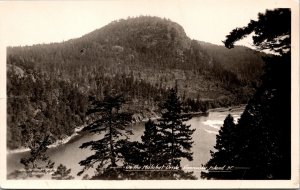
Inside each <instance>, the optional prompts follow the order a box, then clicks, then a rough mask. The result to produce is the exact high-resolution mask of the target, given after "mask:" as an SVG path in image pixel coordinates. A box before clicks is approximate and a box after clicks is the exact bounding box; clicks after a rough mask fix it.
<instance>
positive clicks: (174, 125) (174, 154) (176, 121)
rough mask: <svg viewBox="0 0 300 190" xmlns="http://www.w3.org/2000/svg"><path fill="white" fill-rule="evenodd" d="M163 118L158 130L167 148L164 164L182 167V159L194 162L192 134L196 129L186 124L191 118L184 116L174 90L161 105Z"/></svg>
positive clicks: (163, 156)
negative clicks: (191, 150)
mask: <svg viewBox="0 0 300 190" xmlns="http://www.w3.org/2000/svg"><path fill="white" fill-rule="evenodd" d="M161 110H162V117H161V118H160V119H158V124H157V128H158V131H159V133H160V134H161V136H162V137H163V139H162V140H163V141H162V142H161V144H164V145H165V146H166V147H165V148H164V151H162V152H161V157H162V159H164V163H165V164H168V165H171V166H178V167H180V161H181V158H186V159H188V160H190V161H191V160H193V157H192V155H193V153H192V152H190V149H191V147H192V143H193V141H192V134H193V132H194V131H195V129H190V127H191V126H190V125H186V124H185V123H184V122H186V121H188V120H189V119H190V118H191V116H190V115H187V114H182V104H181V102H180V100H179V98H178V96H177V92H176V91H175V90H174V89H171V90H170V91H169V95H168V97H167V99H166V101H165V102H164V103H163V104H162V105H161Z"/></svg>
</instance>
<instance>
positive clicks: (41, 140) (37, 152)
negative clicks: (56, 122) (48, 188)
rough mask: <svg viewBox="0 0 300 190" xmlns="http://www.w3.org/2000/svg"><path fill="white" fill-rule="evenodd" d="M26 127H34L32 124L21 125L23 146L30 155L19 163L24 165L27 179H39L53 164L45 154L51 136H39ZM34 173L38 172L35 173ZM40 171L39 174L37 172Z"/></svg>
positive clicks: (35, 131) (37, 132)
mask: <svg viewBox="0 0 300 190" xmlns="http://www.w3.org/2000/svg"><path fill="white" fill-rule="evenodd" d="M27 125H34V123H33V122H27V123H26V124H24V125H22V127H21V128H22V136H24V137H26V138H23V139H22V141H23V144H25V147H27V148H29V149H30V155H29V156H27V157H25V158H21V160H20V163H21V164H23V165H24V168H25V170H26V173H27V176H28V177H33V176H37V177H41V176H42V175H44V174H45V173H46V172H47V171H46V170H47V169H48V170H50V169H52V168H53V166H54V162H52V161H51V160H50V159H49V156H47V154H46V152H47V150H48V146H49V145H50V144H51V136H50V135H46V136H45V135H44V134H41V133H40V132H39V131H37V130H36V129H35V128H33V129H32V128H30V127H27ZM36 171H38V172H37V173H36ZM39 171H40V172H39Z"/></svg>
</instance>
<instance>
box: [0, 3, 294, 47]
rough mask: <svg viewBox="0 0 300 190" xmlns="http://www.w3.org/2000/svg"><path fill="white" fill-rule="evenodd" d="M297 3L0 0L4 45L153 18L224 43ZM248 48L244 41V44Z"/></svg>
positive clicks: (199, 37)
mask: <svg viewBox="0 0 300 190" xmlns="http://www.w3.org/2000/svg"><path fill="white" fill-rule="evenodd" d="M295 2H297V0H99V1H52V2H49V1H27V2H22V1H13V2H8V1H4V2H1V1H0V16H1V17H0V42H1V43H4V44H6V45H11V46H16V45H31V44H37V43H49V42H61V41H63V40H65V41H66V40H69V39H71V38H77V37H80V36H82V35H84V34H86V33H89V32H91V31H93V30H95V29H97V28H101V27H102V26H104V25H106V24H108V23H110V22H111V21H113V20H116V19H120V18H127V17H128V16H131V17H132V16H139V15H151V16H159V17H165V18H169V19H171V20H172V21H175V22H177V23H179V24H180V25H181V26H182V27H183V28H184V30H185V32H186V34H187V35H188V36H189V37H190V38H192V39H196V40H201V41H206V42H211V43H214V44H222V42H221V41H222V40H224V39H225V36H226V35H227V34H228V33H229V32H230V31H231V30H232V29H234V28H236V27H239V26H245V25H246V24H247V23H248V22H249V21H250V19H254V20H256V18H257V14H258V13H259V12H265V10H266V9H273V8H275V7H289V5H288V4H287V3H295ZM242 43H243V44H245V45H247V44H248V43H249V42H248V41H247V40H246V41H244V42H242Z"/></svg>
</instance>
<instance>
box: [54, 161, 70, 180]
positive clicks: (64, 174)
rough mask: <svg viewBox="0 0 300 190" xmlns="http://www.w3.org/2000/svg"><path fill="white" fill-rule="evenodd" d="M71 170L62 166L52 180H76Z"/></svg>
mask: <svg viewBox="0 0 300 190" xmlns="http://www.w3.org/2000/svg"><path fill="white" fill-rule="evenodd" d="M70 173H71V169H67V167H66V166H64V165H62V164H60V165H59V166H58V167H57V169H56V171H55V172H54V173H53V174H52V179H56V180H70V179H74V177H73V176H71V175H70Z"/></svg>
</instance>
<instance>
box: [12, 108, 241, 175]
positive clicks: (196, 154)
mask: <svg viewBox="0 0 300 190" xmlns="http://www.w3.org/2000/svg"><path fill="white" fill-rule="evenodd" d="M242 111H243V108H240V109H235V110H234V111H222V112H221V111H215V112H210V113H209V114H206V115H203V114H199V115H195V116H194V117H193V118H192V119H190V120H189V121H187V124H190V125H191V128H193V129H196V130H195V132H194V134H193V141H194V142H193V147H192V149H191V151H192V152H193V158H194V159H193V161H188V160H186V159H183V160H182V162H181V165H182V166H183V167H184V166H186V167H201V165H202V164H205V163H206V162H207V161H208V160H209V158H210V150H213V147H214V145H215V141H216V134H218V131H219V129H220V127H221V126H222V124H223V121H224V119H225V117H226V116H227V115H228V114H229V113H230V114H231V115H232V116H233V117H234V118H235V120H236V119H237V118H238V117H240V114H241V112H242ZM131 127H132V130H133V133H134V135H131V136H130V140H131V141H141V136H142V134H143V132H144V123H136V124H133V125H132V126H131ZM99 138H101V135H97V134H94V135H91V134H88V135H84V136H78V137H75V138H74V139H72V140H71V141H70V142H69V143H67V144H64V145H60V146H58V147H55V148H51V149H49V150H48V153H49V156H50V159H51V160H53V161H55V163H56V166H57V165H59V164H60V163H61V164H63V165H65V166H67V168H71V169H72V173H71V174H72V175H73V176H74V177H75V179H81V178H82V177H81V176H80V177H79V176H77V175H76V174H77V173H78V172H79V171H80V170H81V168H82V167H81V166H80V165H79V164H78V163H79V162H80V161H81V160H83V159H85V158H86V157H87V156H89V155H91V154H93V152H91V151H90V150H89V149H80V148H79V146H81V144H82V143H84V142H87V141H91V140H97V139H99ZM28 154H29V153H28V152H23V153H12V154H7V172H8V174H9V173H11V172H13V171H14V170H16V169H21V168H22V167H23V166H22V165H21V164H20V159H21V158H22V157H25V156H27V155H28ZM86 173H87V174H89V176H92V175H94V171H93V169H90V170H88V172H86ZM194 174H195V175H196V177H199V175H200V171H199V170H198V171H194ZM46 178H49V179H50V178H51V176H46ZM44 179H45V178H44Z"/></svg>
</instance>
